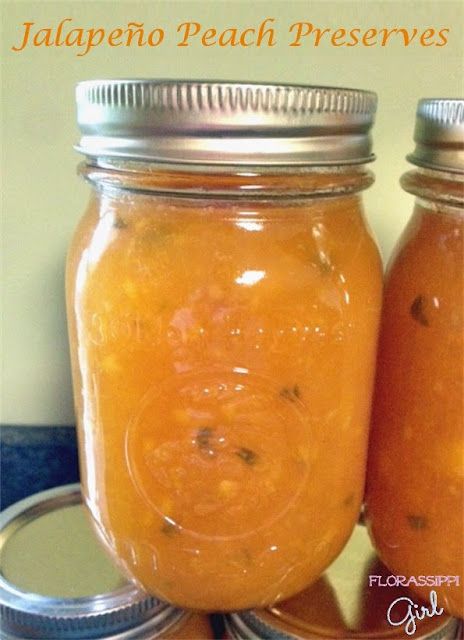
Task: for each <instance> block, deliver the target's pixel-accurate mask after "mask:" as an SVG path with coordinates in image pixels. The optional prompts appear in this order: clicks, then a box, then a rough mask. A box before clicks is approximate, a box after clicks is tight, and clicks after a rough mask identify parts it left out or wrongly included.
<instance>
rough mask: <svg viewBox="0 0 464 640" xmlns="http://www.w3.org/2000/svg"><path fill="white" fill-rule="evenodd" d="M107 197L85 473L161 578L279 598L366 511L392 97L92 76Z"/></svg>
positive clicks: (231, 604)
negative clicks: (374, 136)
mask: <svg viewBox="0 0 464 640" xmlns="http://www.w3.org/2000/svg"><path fill="white" fill-rule="evenodd" d="M78 109H79V122H80V126H81V130H82V132H83V137H82V140H81V145H80V150H81V151H82V152H83V153H85V154H86V155H87V156H88V160H87V163H86V164H84V165H83V166H82V168H81V174H82V175H83V176H84V177H85V178H86V179H87V180H88V181H90V183H91V184H92V185H93V187H94V188H93V193H92V198H91V201H90V205H89V207H88V209H87V212H86V213H85V216H84V218H83V220H82V222H81V223H80V225H79V228H78V230H77V233H76V236H75V238H74V242H73V245H72V248H71V251H70V254H69V262H68V273H67V295H68V312H69V326H70V341H71V353H72V361H73V373H74V376H73V377H74V384H75V400H76V412H77V417H78V424H79V441H80V458H81V466H82V481H83V485H84V493H85V496H86V501H87V504H88V507H89V508H90V511H91V513H92V515H93V518H94V521H95V523H96V527H97V529H98V530H99V532H100V534H101V537H102V539H103V540H104V542H105V543H106V545H107V546H108V548H109V549H110V550H111V551H112V553H113V554H114V556H115V557H116V558H117V559H118V560H119V562H120V564H121V565H122V567H123V568H125V570H126V571H127V572H128V573H129V574H130V575H131V576H133V577H134V578H135V579H137V580H138V581H139V582H140V583H141V584H142V585H143V586H144V587H145V588H146V589H147V590H148V591H149V592H151V593H153V594H156V595H157V596H158V597H160V598H162V599H164V600H167V601H169V602H171V603H175V604H177V605H182V606H185V607H187V608H192V609H198V610H233V609H241V608H246V607H251V606H256V607H258V606H264V605H267V604H270V603H272V602H275V601H277V600H279V599H281V598H284V597H288V596H290V595H292V594H293V593H295V592H297V591H299V590H301V589H302V588H304V587H305V586H306V585H307V584H309V583H311V582H312V581H314V580H316V579H317V577H318V576H319V575H320V574H321V573H322V572H323V570H324V569H325V567H326V566H327V565H328V564H329V563H330V562H331V561H332V560H333V559H334V558H335V557H336V556H337V554H338V553H339V552H340V550H341V549H342V547H343V546H344V544H345V542H346V540H347V539H348V537H349V535H350V533H351V531H352V528H353V526H354V524H355V522H356V520H357V517H358V513H359V508H360V503H361V498H362V494H363V484H364V474H365V458H366V447H367V429H368V420H369V410H370V401H371V386H372V383H373V369H374V363H375V349H376V340H377V330H378V321H379V315H380V311H379V309H380V300H381V280H382V276H381V264H380V259H379V255H378V251H377V248H376V245H375V243H374V241H373V239H372V237H371V235H370V233H369V231H368V229H367V227H366V223H365V220H364V216H363V207H362V203H361V191H362V189H364V188H365V187H367V186H369V185H370V184H371V182H372V176H371V174H370V172H368V171H367V170H366V169H365V167H364V166H363V165H364V163H365V162H367V161H368V160H371V159H372V155H371V146H370V138H369V134H368V132H369V129H370V127H371V125H372V120H373V113H374V110H375V96H374V95H373V94H370V93H367V92H360V91H355V90H338V89H323V88H317V87H290V86H274V85H265V86H263V85H239V84H218V83H214V84H213V83H188V82H165V81H162V82H157V81H138V82H137V81H108V82H105V81H103V82H89V83H83V84H81V85H80V86H79V88H78Z"/></svg>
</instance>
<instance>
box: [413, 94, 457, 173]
mask: <svg viewBox="0 0 464 640" xmlns="http://www.w3.org/2000/svg"><path fill="white" fill-rule="evenodd" d="M414 141H415V143H416V148H415V149H414V151H413V153H411V154H409V155H408V156H407V159H408V160H409V162H411V163H412V164H416V165H418V166H420V167H426V168H430V169H438V170H441V171H451V172H457V173H462V172H464V100H457V99H445V98H424V99H422V100H419V103H418V105H417V113H416V128H415V131H414Z"/></svg>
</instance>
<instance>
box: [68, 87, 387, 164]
mask: <svg viewBox="0 0 464 640" xmlns="http://www.w3.org/2000/svg"><path fill="white" fill-rule="evenodd" d="M76 100H77V120H78V124H79V128H80V131H81V134H82V137H81V140H80V143H79V145H78V146H77V147H76V148H77V150H78V151H80V152H82V153H84V154H85V155H87V156H90V157H104V158H126V159H133V160H143V161H151V162H166V163H174V164H188V165H191V164H197V165H198V164H200V165H231V164H232V165H253V166H256V165H259V166H266V165H271V166H275V165H303V166H305V165H337V164H358V163H364V162H369V161H371V160H373V159H374V156H373V153H372V140H371V136H370V130H371V128H372V125H373V122H374V116H375V111H376V106H377V97H376V94H375V93H372V92H370V91H361V90H358V89H345V88H339V87H320V86H304V85H286V84H258V83H256V84H253V83H246V84H244V83H238V82H219V81H217V82H216V81H208V82H206V81H184V80H159V79H148V80H140V79H123V80H90V81H86V82H81V83H79V84H78V85H77V90H76Z"/></svg>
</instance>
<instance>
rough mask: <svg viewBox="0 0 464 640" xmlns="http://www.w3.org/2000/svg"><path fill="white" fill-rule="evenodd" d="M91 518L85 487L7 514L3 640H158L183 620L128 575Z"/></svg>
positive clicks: (53, 493)
mask: <svg viewBox="0 0 464 640" xmlns="http://www.w3.org/2000/svg"><path fill="white" fill-rule="evenodd" d="M86 518H87V516H86V514H85V513H84V508H83V505H82V496H81V490H80V485H79V484H73V485H66V486H63V487H58V488H55V489H51V490H49V491H43V492H41V493H38V494H35V495H33V496H30V497H29V498H26V499H25V500H21V501H20V502H18V503H16V504H14V505H12V506H11V507H9V508H8V509H6V510H5V511H3V512H2V513H1V514H0V617H1V619H2V627H1V632H0V638H1V639H2V640H29V639H43V640H68V639H69V640H70V639H73V640H81V639H85V640H90V639H93V638H95V639H97V638H101V639H103V638H105V639H110V638H111V639H114V640H144V639H150V640H151V639H152V638H154V637H156V635H157V634H158V633H159V632H160V630H165V629H166V628H169V627H170V626H171V625H173V624H175V623H176V622H177V621H178V620H180V619H181V618H182V616H183V615H184V612H183V611H182V610H180V609H176V608H174V607H172V606H170V605H168V604H166V603H164V602H161V601H159V600H157V599H155V598H152V597H150V596H149V595H148V594H147V593H145V592H143V591H141V590H140V589H138V588H137V587H136V586H135V585H133V584H131V583H129V582H128V581H127V580H126V579H125V578H123V576H122V575H121V574H120V573H119V571H118V570H117V569H115V568H114V567H113V566H112V564H111V562H110V560H109V558H107V557H106V554H105V553H104V551H103V549H101V548H100V544H99V542H98V541H97V540H96V537H95V534H94V533H93V532H92V530H91V526H90V522H88V521H87V520H86ZM73 557H74V564H73V563H72V562H71V560H72V558H73ZM90 570H91V571H90ZM90 573H91V575H89V574H90ZM47 576H48V577H47Z"/></svg>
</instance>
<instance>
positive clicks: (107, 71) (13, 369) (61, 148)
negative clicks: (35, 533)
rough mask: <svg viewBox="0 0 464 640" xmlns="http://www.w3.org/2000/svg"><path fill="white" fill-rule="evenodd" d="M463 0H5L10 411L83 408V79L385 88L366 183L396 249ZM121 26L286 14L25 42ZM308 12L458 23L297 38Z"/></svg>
mask: <svg viewBox="0 0 464 640" xmlns="http://www.w3.org/2000/svg"><path fill="white" fill-rule="evenodd" d="M463 8H464V5H463V4H462V3H461V2H459V1H448V2H447V1H443V0H436V1H435V2H427V1H411V0H408V1H398V2H397V1H395V0H390V1H385V0H384V1H375V0H357V1H343V2H340V1H338V2H331V1H329V0H324V1H319V2H307V1H301V2H300V1H296V0H287V1H286V2H284V1H278V2H272V1H270V2H269V1H261V0H258V1H254V2H252V1H251V0H248V1H246V2H242V1H241V0H228V2H222V1H220V0H209V1H208V0H206V1H205V0H203V1H201V2H199V1H191V2H184V1H182V2H181V1H173V0H170V1H169V2H166V1H152V2H117V1H116V2H114V1H100V2H95V1H94V2H83V1H79V2H65V1H63V2H44V1H39V0H38V1H36V2H22V1H20V0H17V1H15V2H2V3H1V9H2V30H3V33H2V88H3V99H2V125H3V126H2V132H3V136H2V140H3V145H2V177H3V189H2V248H3V251H2V259H3V264H2V316H1V319H2V378H1V385H2V391H1V409H2V412H1V416H0V419H1V421H2V422H4V423H11V424H71V423H73V421H74V416H73V409H72V398H71V381H70V372H69V361H68V351H67V336H66V322H65V311H64V295H63V268H64V260H65V253H66V247H67V244H68V242H69V239H70V237H71V234H72V232H73V229H74V227H75V225H76V224H77V221H78V219H79V217H80V214H81V212H82V210H83V207H84V205H85V202H86V199H87V196H88V188H87V186H86V185H85V184H84V183H82V182H81V181H80V180H79V179H78V178H77V177H76V175H75V167H76V165H77V163H78V162H79V157H78V156H77V154H76V153H75V152H74V151H73V148H72V145H73V144H74V143H75V142H76V141H77V139H78V132H77V129H76V126H75V111H74V85H75V83H76V82H77V81H79V80H83V79H88V78H98V77H123V76H125V77H128V76H139V77H150V76H151V77H156V76H158V77H174V78H176V77H183V78H206V79H208V78H223V79H229V80H234V79H236V80H255V81H257V80H264V81H274V82H280V81H281V82H297V83H308V84H330V85H341V86H353V87H359V88H366V89H373V90H375V91H377V92H378V94H379V101H380V105H379V111H378V117H377V123H376V126H375V131H374V135H375V151H376V153H377V156H378V160H377V162H376V163H375V165H374V166H373V168H374V171H375V173H376V175H377V182H376V184H375V185H374V187H373V188H371V190H370V191H369V192H368V194H367V196H366V201H367V207H368V217H369V221H370V223H371V226H372V228H373V229H374V232H375V234H376V236H377V239H378V241H379V244H380V247H381V250H382V253H383V255H384V257H385V258H387V257H388V255H389V253H390V251H391V249H392V246H393V245H394V243H395V241H396V240H397V238H398V236H399V234H400V233H401V230H402V228H403V227H404V225H405V223H406V220H407V218H408V216H409V215H410V212H411V207H412V204H413V203H412V198H411V197H410V196H409V195H407V194H405V193H403V192H402V191H401V189H400V187H399V185H398V179H399V177H400V175H401V173H402V172H403V171H405V170H406V168H407V165H406V163H405V161H404V156H405V154H406V153H408V152H409V151H410V150H411V147H412V131H413V122H414V112H415V106H416V102H417V99H418V98H420V97H424V96H429V97H430V96H442V97H459V96H461V97H462V93H463V83H462V73H463V69H464V67H463V49H464V47H463V29H462V26H463V10H464V9H463ZM65 17H71V18H73V21H74V23H75V24H74V26H83V27H85V28H90V27H95V26H102V27H105V28H107V29H112V28H115V27H118V26H120V25H125V24H127V22H128V21H137V22H144V23H145V25H147V26H148V25H153V26H162V27H163V28H164V29H166V30H167V31H168V32H169V33H174V34H175V28H176V26H177V25H178V24H179V23H180V22H183V21H188V20H195V21H197V22H200V23H202V24H203V25H204V26H205V27H207V26H216V27H217V28H219V29H223V28H226V27H230V26H237V27H240V28H245V27H247V26H250V24H253V25H255V24H258V23H259V22H260V21H261V20H262V19H264V18H266V17H273V18H275V19H276V23H277V25H278V32H279V33H282V37H281V38H280V41H278V43H277V45H276V46H275V47H273V48H260V49H258V48H249V49H239V48H236V49H232V48H224V49H219V48H213V49H205V48H202V47H201V46H199V45H198V44H196V45H194V46H191V47H189V48H178V47H177V46H176V39H175V38H169V39H167V40H166V41H165V42H164V43H163V46H162V47H160V48H158V49H148V48H141V49H138V48H130V49H127V48H122V47H120V48H113V49H110V48H109V47H99V48H98V49H95V50H93V51H92V52H91V53H89V54H88V55H86V56H85V57H77V56H76V51H75V50H74V49H67V48H64V47H62V48H60V49H56V48H36V49H26V50H24V51H22V52H20V53H13V52H12V51H11V46H12V45H14V44H17V43H18V42H19V40H20V34H21V33H22V31H23V29H22V27H21V25H22V23H23V22H26V21H34V22H35V23H36V25H37V26H38V27H39V26H40V27H47V26H52V27H56V25H57V24H58V22H59V21H60V20H61V19H62V18H65ZM300 20H306V21H310V22H312V23H313V24H315V25H317V26H321V27H331V28H334V29H335V28H337V27H345V28H346V27H356V26H359V27H363V28H368V27H377V28H381V27H390V28H391V27H395V26H396V27H398V26H404V27H407V28H412V27H417V28H420V29H425V28H428V27H436V28H446V27H448V28H451V33H450V35H449V43H448V45H447V46H445V47H442V48H435V47H430V48H422V47H417V46H411V47H409V48H404V47H403V46H401V45H400V44H399V43H396V44H395V43H391V44H389V46H387V47H385V48H382V47H372V48H364V47H353V48H350V49H347V48H345V47H341V48H334V47H330V46H329V45H327V44H326V45H321V46H319V47H318V48H314V47H311V46H302V47H300V48H291V47H288V46H287V39H286V37H285V36H286V33H287V32H286V29H287V28H288V25H289V24H292V23H293V22H296V21H300Z"/></svg>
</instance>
